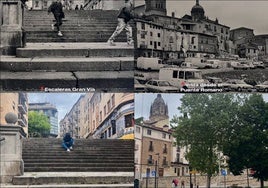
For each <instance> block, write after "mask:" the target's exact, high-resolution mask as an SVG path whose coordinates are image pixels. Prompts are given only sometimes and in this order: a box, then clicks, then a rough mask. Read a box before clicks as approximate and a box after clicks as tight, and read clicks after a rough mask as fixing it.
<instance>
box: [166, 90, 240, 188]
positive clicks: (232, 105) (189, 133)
mask: <svg viewBox="0 0 268 188" xmlns="http://www.w3.org/2000/svg"><path fill="white" fill-rule="evenodd" d="M236 97H237V98H238V97H239V96H236ZM236 97H235V96H234V95H228V94H198V95H194V94H191V95H184V96H183V97H182V99H181V101H182V105H181V107H179V108H178V109H179V110H180V112H181V113H182V114H184V115H183V117H174V118H173V119H172V121H171V124H172V125H173V126H174V125H175V124H177V127H176V131H175V137H176V139H177V144H178V145H180V146H187V147H188V148H189V150H188V151H187V153H186V158H187V160H188V161H189V163H190V166H191V167H192V168H193V169H195V170H197V171H199V172H201V173H205V174H207V187H210V181H211V177H212V175H213V174H215V173H218V169H219V168H218V165H219V160H220V159H219V157H218V156H219V153H220V152H221V150H222V144H223V142H224V138H225V133H226V125H228V124H229V123H230V122H232V121H234V118H235V115H234V114H235V112H236V106H237V102H236V100H235V99H236Z"/></svg>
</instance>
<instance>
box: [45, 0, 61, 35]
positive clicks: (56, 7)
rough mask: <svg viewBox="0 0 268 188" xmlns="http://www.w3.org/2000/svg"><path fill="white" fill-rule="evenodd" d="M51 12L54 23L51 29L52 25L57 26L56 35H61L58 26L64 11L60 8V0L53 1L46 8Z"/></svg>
mask: <svg viewBox="0 0 268 188" xmlns="http://www.w3.org/2000/svg"><path fill="white" fill-rule="evenodd" d="M50 12H52V13H53V15H54V17H55V20H56V23H55V24H52V25H51V27H52V30H54V27H55V26H56V27H57V31H58V36H60V37H62V36H63V35H62V33H61V31H60V26H61V25H62V18H64V12H63V10H62V4H61V1H60V0H56V1H53V2H52V4H51V5H50V6H49V8H48V13H50Z"/></svg>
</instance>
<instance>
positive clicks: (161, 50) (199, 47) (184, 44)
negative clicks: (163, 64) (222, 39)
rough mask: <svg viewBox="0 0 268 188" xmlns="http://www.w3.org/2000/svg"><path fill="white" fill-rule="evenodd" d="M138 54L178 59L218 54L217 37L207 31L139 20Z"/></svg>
mask: <svg viewBox="0 0 268 188" xmlns="http://www.w3.org/2000/svg"><path fill="white" fill-rule="evenodd" d="M136 28H137V35H136V37H137V47H136V56H137V57H140V56H144V57H159V58H161V59H164V60H165V59H178V58H182V57H198V56H201V55H200V54H203V55H207V54H216V53H217V49H218V48H217V46H218V40H217V37H216V36H214V35H210V34H205V33H197V32H193V31H187V30H181V29H174V28H168V27H165V26H163V25H160V24H156V23H154V22H151V21H144V20H137V21H136Z"/></svg>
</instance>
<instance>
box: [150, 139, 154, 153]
mask: <svg viewBox="0 0 268 188" xmlns="http://www.w3.org/2000/svg"><path fill="white" fill-rule="evenodd" d="M149 151H154V147H153V141H150V145H149Z"/></svg>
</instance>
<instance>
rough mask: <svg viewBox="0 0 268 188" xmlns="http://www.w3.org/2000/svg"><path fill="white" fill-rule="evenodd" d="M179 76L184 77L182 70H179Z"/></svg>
mask: <svg viewBox="0 0 268 188" xmlns="http://www.w3.org/2000/svg"><path fill="white" fill-rule="evenodd" d="M179 78H180V79H184V71H180V72H179Z"/></svg>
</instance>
